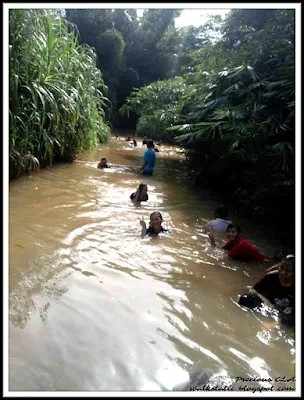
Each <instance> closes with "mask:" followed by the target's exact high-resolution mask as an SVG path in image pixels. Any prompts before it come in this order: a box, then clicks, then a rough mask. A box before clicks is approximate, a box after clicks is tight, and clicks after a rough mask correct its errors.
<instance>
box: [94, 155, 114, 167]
mask: <svg viewBox="0 0 304 400" xmlns="http://www.w3.org/2000/svg"><path fill="white" fill-rule="evenodd" d="M97 168H111V167H110V166H109V165H108V160H107V159H106V158H105V157H102V159H101V160H100V162H99V164H98V165H97Z"/></svg>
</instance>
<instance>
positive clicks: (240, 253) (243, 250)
mask: <svg viewBox="0 0 304 400" xmlns="http://www.w3.org/2000/svg"><path fill="white" fill-rule="evenodd" d="M240 235H241V228H240V227H239V225H237V224H229V225H228V226H227V229H226V236H227V242H226V243H225V244H224V245H222V246H221V248H222V249H224V250H228V252H227V255H228V257H231V258H234V259H236V260H239V261H255V262H257V263H264V262H267V261H268V260H269V259H270V257H266V256H264V255H263V254H261V253H260V252H259V251H258V249H257V248H256V247H255V246H254V245H253V244H251V243H250V242H248V241H247V240H245V239H243V238H242V237H241V236H240ZM208 236H209V238H210V243H211V246H213V247H215V246H216V244H215V240H214V234H213V230H212V229H211V230H210V231H209V232H208Z"/></svg>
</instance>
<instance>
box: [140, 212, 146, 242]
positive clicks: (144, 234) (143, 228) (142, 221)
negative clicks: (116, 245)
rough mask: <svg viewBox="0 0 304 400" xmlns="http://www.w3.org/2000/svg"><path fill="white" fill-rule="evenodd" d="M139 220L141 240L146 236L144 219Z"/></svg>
mask: <svg viewBox="0 0 304 400" xmlns="http://www.w3.org/2000/svg"><path fill="white" fill-rule="evenodd" d="M139 220H140V221H139V223H140V225H141V238H142V239H143V238H144V237H145V236H146V234H147V225H146V223H145V221H144V217H141V219H139Z"/></svg>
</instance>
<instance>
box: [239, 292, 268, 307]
mask: <svg viewBox="0 0 304 400" xmlns="http://www.w3.org/2000/svg"><path fill="white" fill-rule="evenodd" d="M262 303H263V302H262V300H261V298H260V297H259V296H258V295H257V294H255V293H247V294H242V296H241V297H240V298H239V305H240V306H244V307H247V308H251V309H252V308H256V307H260V306H261V305H262Z"/></svg>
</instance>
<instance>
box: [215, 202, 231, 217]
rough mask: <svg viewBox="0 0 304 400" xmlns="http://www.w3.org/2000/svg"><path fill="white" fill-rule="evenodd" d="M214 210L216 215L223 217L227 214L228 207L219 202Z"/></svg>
mask: <svg viewBox="0 0 304 400" xmlns="http://www.w3.org/2000/svg"><path fill="white" fill-rule="evenodd" d="M214 212H215V214H216V216H218V217H219V218H223V219H225V218H226V217H227V214H228V208H227V206H225V204H219V205H218V206H216V207H215V210H214Z"/></svg>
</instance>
